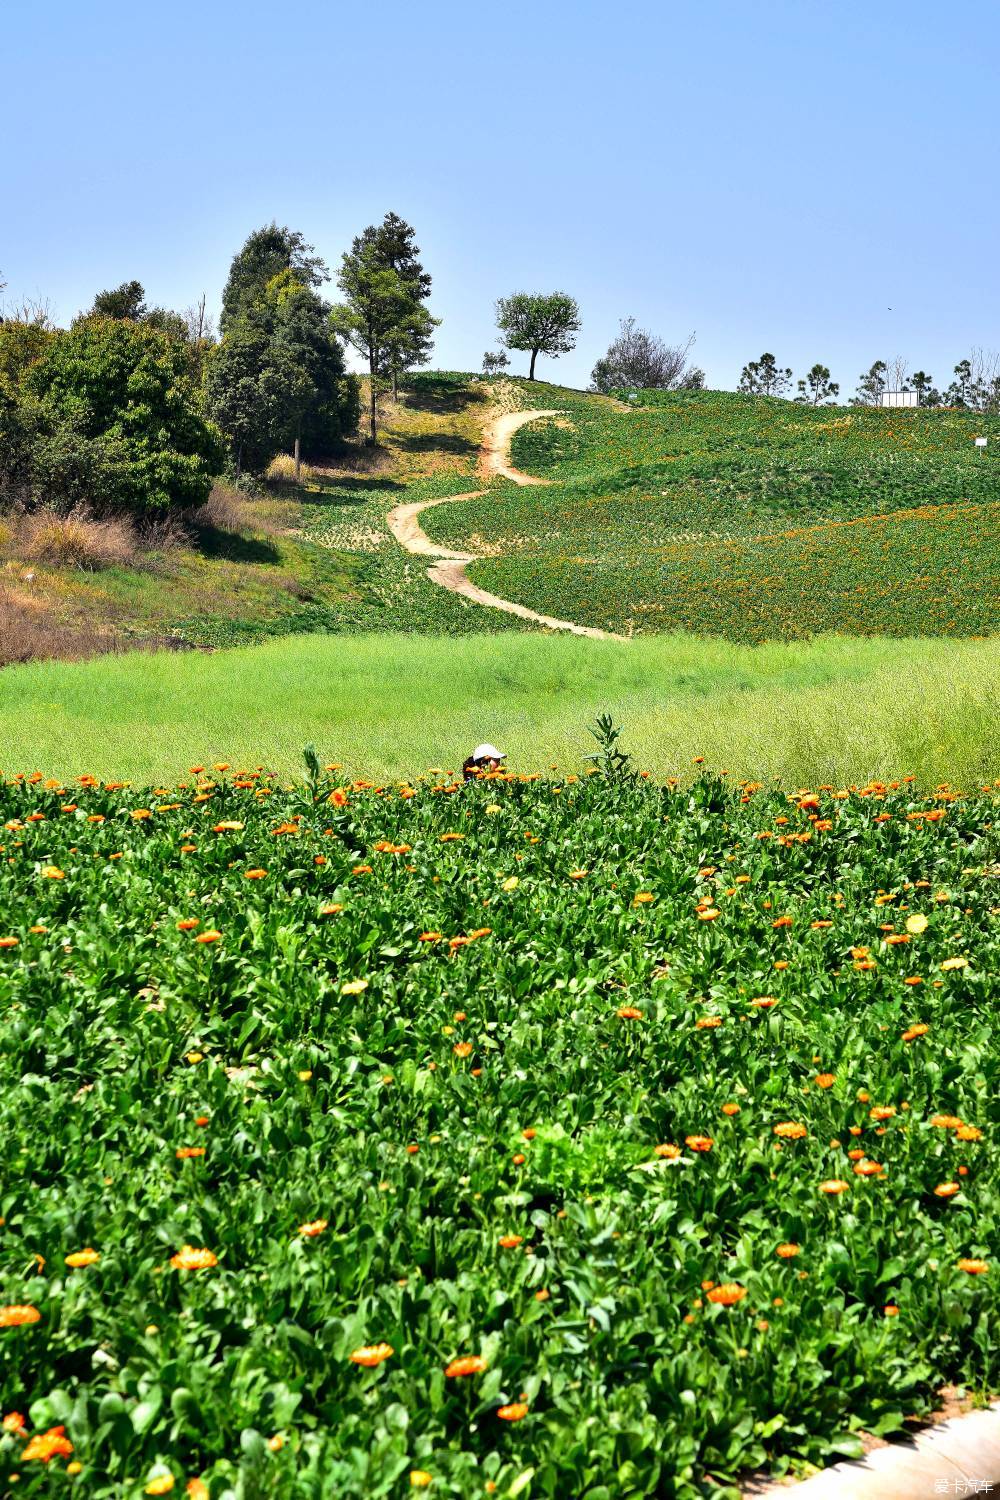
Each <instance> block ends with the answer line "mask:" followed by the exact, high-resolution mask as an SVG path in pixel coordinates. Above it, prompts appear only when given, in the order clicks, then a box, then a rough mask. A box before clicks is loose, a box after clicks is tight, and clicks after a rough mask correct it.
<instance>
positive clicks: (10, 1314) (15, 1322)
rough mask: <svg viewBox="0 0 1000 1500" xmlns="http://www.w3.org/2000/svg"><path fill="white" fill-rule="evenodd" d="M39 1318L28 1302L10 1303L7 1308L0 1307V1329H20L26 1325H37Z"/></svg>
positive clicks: (39, 1314)
mask: <svg viewBox="0 0 1000 1500" xmlns="http://www.w3.org/2000/svg"><path fill="white" fill-rule="evenodd" d="M41 1316H42V1315H41V1313H40V1312H39V1311H38V1308H37V1307H32V1306H31V1304H30V1302H12V1303H11V1304H10V1306H9V1307H0V1328H21V1327H23V1326H24V1325H25V1324H27V1323H37V1322H38V1320H39V1318H40V1317H41Z"/></svg>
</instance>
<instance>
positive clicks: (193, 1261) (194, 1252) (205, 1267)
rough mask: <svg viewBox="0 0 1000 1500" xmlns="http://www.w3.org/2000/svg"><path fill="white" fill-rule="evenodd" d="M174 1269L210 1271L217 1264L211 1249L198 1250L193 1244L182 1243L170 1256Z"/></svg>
mask: <svg viewBox="0 0 1000 1500" xmlns="http://www.w3.org/2000/svg"><path fill="white" fill-rule="evenodd" d="M170 1264H171V1265H172V1266H173V1268H174V1270H175V1271H210V1270H211V1269H212V1267H213V1266H217V1265H218V1264H219V1260H218V1257H217V1256H216V1255H213V1253H212V1251H211V1250H199V1249H197V1248H196V1247H195V1246H194V1245H182V1246H181V1248H180V1249H179V1250H178V1251H177V1254H176V1255H172V1256H171V1257H170Z"/></svg>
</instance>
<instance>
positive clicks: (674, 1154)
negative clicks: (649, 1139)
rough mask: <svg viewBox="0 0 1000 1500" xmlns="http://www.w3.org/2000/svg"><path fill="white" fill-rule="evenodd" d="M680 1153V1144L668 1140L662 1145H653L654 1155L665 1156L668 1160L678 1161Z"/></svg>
mask: <svg viewBox="0 0 1000 1500" xmlns="http://www.w3.org/2000/svg"><path fill="white" fill-rule="evenodd" d="M680 1154H681V1148H680V1146H672V1145H670V1144H669V1143H667V1142H665V1143H664V1144H663V1145H662V1146H654V1147H653V1155H654V1156H662V1157H665V1158H666V1159H667V1161H676V1160H677V1158H678V1157H679V1156H680Z"/></svg>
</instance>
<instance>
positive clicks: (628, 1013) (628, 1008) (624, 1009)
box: [615, 1005, 642, 1021]
mask: <svg viewBox="0 0 1000 1500" xmlns="http://www.w3.org/2000/svg"><path fill="white" fill-rule="evenodd" d="M615 1014H616V1015H617V1016H618V1017H619V1018H620V1019H621V1020H622V1021H641V1020H642V1011H641V1010H636V1008H635V1006H634V1005H621V1006H619V1008H618V1010H617V1011H616V1012H615Z"/></svg>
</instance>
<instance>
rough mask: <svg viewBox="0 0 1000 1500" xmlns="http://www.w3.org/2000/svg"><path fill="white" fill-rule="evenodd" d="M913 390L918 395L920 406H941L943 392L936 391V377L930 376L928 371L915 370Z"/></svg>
mask: <svg viewBox="0 0 1000 1500" xmlns="http://www.w3.org/2000/svg"><path fill="white" fill-rule="evenodd" d="M913 389H914V390H915V391H916V393H917V403H918V405H920V406H940V405H941V392H940V391H937V390H935V389H934V376H933V375H928V373H927V371H926V370H915V371H914V372H913Z"/></svg>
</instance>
